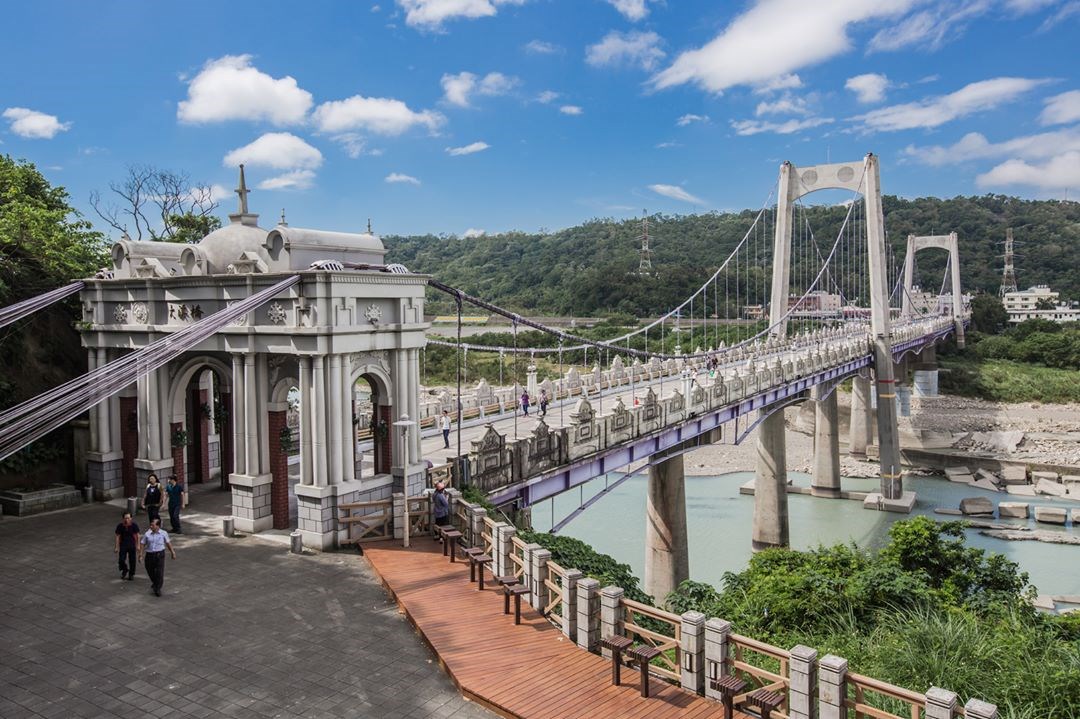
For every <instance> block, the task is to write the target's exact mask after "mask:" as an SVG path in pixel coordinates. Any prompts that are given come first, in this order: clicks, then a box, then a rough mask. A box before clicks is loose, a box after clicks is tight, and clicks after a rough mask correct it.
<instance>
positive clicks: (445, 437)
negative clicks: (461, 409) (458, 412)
mask: <svg viewBox="0 0 1080 719" xmlns="http://www.w3.org/2000/svg"><path fill="white" fill-rule="evenodd" d="M440 426H441V427H442V441H443V444H445V445H446V447H445V449H450V412H449V411H448V410H445V409H444V410H443V411H442V420H441V424H440Z"/></svg>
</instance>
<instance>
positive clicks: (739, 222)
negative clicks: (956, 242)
mask: <svg viewBox="0 0 1080 719" xmlns="http://www.w3.org/2000/svg"><path fill="white" fill-rule="evenodd" d="M883 204H884V209H885V227H886V232H887V233H888V237H889V242H890V244H891V246H892V249H893V252H894V257H895V258H896V261H897V262H898V263H899V262H902V260H903V253H904V243H905V242H906V238H907V236H908V235H909V234H916V235H930V234H947V233H949V232H952V231H955V232H956V233H957V234H958V235H959V239H960V255H961V262H962V269H961V281H962V284H963V286H964V288H965V290H972V291H974V290H981V291H984V292H992V293H996V292H997V288H998V285H999V284H1000V279H1001V258H1000V255H1001V253H1002V246H1001V242H1002V241H1003V240H1004V239H1005V228H1006V227H1012V228H1013V234H1014V236H1015V238H1016V240H1017V246H1016V251H1017V253H1018V255H1019V256H1018V258H1017V260H1016V274H1017V279H1018V282H1019V285H1020V287H1021V288H1024V287H1028V286H1030V285H1034V284H1049V285H1051V286H1052V287H1053V288H1054V289H1055V290H1058V291H1060V292H1061V293H1062V296H1063V297H1064V298H1068V299H1080V271H1078V269H1080V203H1076V202H1060V201H1056V200H1050V201H1039V200H1020V199H1017V198H1014V197H1006V196H1002V195H986V196H983V197H956V198H953V199H950V200H941V199H937V198H932V197H927V198H919V199H916V200H904V199H900V198H897V197H891V196H886V197H885V198H884V200H883ZM807 212H808V216H809V219H810V224H811V227H812V228H813V230H814V234H815V235H816V236H817V238H818V244H819V246H820V247H821V248H822V251H823V252H828V248H829V247H831V245H832V242H833V240H834V239H835V237H836V234H837V232H838V231H839V229H840V226H841V224H842V223H843V220H844V216H845V214H846V208H844V207H840V206H824V205H823V206H816V207H809V208H807ZM754 214H755V212H754V211H750V210H745V211H743V212H739V213H710V214H704V215H674V216H672V215H653V216H651V217H650V219H649V236H650V240H651V246H652V249H653V267H654V270H655V271H656V273H657V275H658V276H657V277H656V278H653V277H640V276H638V275H636V274H634V273H635V271H636V270H637V266H638V248H639V246H640V242H639V240H638V237H639V236H640V234H641V222H640V220H637V219H635V220H622V221H614V220H610V219H598V220H592V221H590V222H586V223H585V224H583V225H578V226H576V227H570V228H567V229H564V230H560V231H558V232H554V233H550V234H528V233H524V232H508V233H504V234H498V235H488V236H483V237H476V238H458V237H456V236H441V237H436V236H434V235H425V236H410V237H394V236H391V237H385V238H384V242H385V243H386V246H387V248H388V250H389V252H388V261H391V262H400V263H402V264H404V265H405V266H407V267H408V268H409V269H410V270H412V271H414V272H425V273H430V274H432V275H434V276H436V277H437V278H438V279H440V280H442V281H443V282H446V283H448V284H451V285H454V286H456V287H460V288H462V289H463V290H465V291H467V292H470V293H472V294H475V295H478V296H480V297H483V298H484V299H486V300H489V301H492V302H495V303H496V304H499V305H502V306H505V307H508V308H510V309H515V310H518V311H521V312H524V313H529V314H559V315H577V316H592V315H597V314H602V313H606V312H621V313H629V314H632V315H634V316H638V317H640V316H644V315H648V314H656V313H658V312H661V311H664V310H666V309H669V308H671V307H672V306H673V305H674V304H675V303H676V302H678V301H681V300H683V299H685V298H686V297H687V296H688V295H689V294H690V293H691V292H693V291H694V290H696V289H697V288H698V287H700V286H701V283H702V282H704V281H705V279H707V278H708V277H709V276H710V275H711V274H712V272H713V271H715V269H716V267H717V266H718V265H719V263H720V262H722V261H723V260H724V258H726V257H727V256H728V254H729V253H730V252H731V250H732V249H733V248H734V247H735V245H736V244H737V243H738V241H739V240H740V239H742V237H743V235H744V234H745V233H746V231H747V229H748V228H749V227H750V225H751V223H752V221H753V217H754ZM944 266H945V253H943V252H939V251H925V252H923V253H920V255H919V261H918V267H919V274H920V277H921V279H922V280H923V282H924V283H925V284H927V285H934V286H935V287H936V286H937V283H940V281H941V276H942V272H943V270H944ZM436 298H437V296H436V295H432V296H431V299H432V300H433V301H434V300H436ZM448 307H449V305H448V304H444V303H441V302H440V303H437V304H433V305H432V309H434V310H436V311H446V309H448Z"/></svg>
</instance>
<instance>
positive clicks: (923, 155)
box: [903, 127, 1080, 167]
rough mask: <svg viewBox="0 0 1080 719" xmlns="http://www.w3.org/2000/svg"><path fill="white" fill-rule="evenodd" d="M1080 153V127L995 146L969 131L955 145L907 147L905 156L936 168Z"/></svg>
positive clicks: (1024, 137) (1016, 138) (1029, 136)
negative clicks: (986, 161)
mask: <svg viewBox="0 0 1080 719" xmlns="http://www.w3.org/2000/svg"><path fill="white" fill-rule="evenodd" d="M1077 151H1080V127H1074V128H1070V129H1067V130H1058V131H1056V132H1043V133H1039V134H1037V135H1023V136H1021V137H1014V138H1013V139H1011V140H1005V141H1004V142H996V143H992V142H990V141H989V140H987V139H986V137H985V136H984V135H981V134H979V133H978V132H969V133H968V134H966V135H964V136H963V137H962V138H961V139H960V140H959V141H958V142H956V143H955V144H953V145H948V146H942V145H931V146H929V147H915V146H914V145H908V146H907V147H906V148H904V151H903V154H904V156H905V157H910V158H911V159H913V160H915V161H916V162H921V163H922V164H924V165H931V166H933V167H943V166H945V165H950V164H955V163H960V162H969V161H972V160H989V159H996V158H1005V157H1007V158H1013V159H1024V160H1047V159H1050V158H1052V157H1055V156H1057V155H1058V154H1061V153H1064V152H1077Z"/></svg>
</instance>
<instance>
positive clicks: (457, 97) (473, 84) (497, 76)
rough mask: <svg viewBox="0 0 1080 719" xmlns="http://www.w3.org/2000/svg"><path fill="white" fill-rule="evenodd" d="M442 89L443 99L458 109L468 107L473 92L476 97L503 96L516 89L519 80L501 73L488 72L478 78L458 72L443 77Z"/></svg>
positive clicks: (471, 74)
mask: <svg viewBox="0 0 1080 719" xmlns="http://www.w3.org/2000/svg"><path fill="white" fill-rule="evenodd" d="M441 82H442V88H443V94H444V99H445V100H446V101H447V102H448V103H450V104H451V105H457V106H458V107H468V106H469V96H470V95H472V94H473V93H474V92H475V93H476V94H478V95H488V96H494V95H505V94H506V93H508V92H510V91H511V90H513V89H514V88H515V87H517V86H518V85H519V84H520V83H521V80H519V79H518V78H516V77H512V76H510V75H504V74H502V73H501V72H489V73H488V74H487V75H484V76H483V77H478V76H476V75H474V74H473V73H471V72H459V73H458V74H456V75H449V74H447V75H443V76H442V81H441Z"/></svg>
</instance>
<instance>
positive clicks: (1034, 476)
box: [1031, 471, 1060, 484]
mask: <svg viewBox="0 0 1080 719" xmlns="http://www.w3.org/2000/svg"><path fill="white" fill-rule="evenodd" d="M1043 480H1045V481H1047V482H1053V483H1054V484H1057V483H1058V482H1059V481H1060V477H1059V476H1058V473H1057V472H1043V471H1038V472H1032V473H1031V481H1032V483H1033V484H1038V483H1039V482H1042V481H1043Z"/></svg>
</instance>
